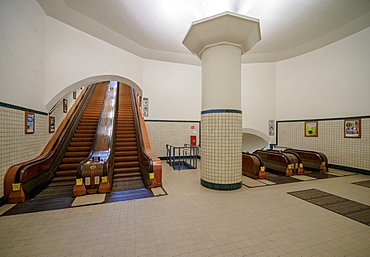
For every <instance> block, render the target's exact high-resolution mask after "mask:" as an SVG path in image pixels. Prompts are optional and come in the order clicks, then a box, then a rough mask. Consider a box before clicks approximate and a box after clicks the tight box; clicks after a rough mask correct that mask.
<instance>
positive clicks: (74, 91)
mask: <svg viewBox="0 0 370 257" xmlns="http://www.w3.org/2000/svg"><path fill="white" fill-rule="evenodd" d="M72 95H73V99H76V98H77V93H76V90H73V92H72Z"/></svg>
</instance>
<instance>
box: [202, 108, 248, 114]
mask: <svg viewBox="0 0 370 257" xmlns="http://www.w3.org/2000/svg"><path fill="white" fill-rule="evenodd" d="M208 113H240V114H241V113H242V111H241V110H234V109H212V110H205V111H202V112H201V114H208Z"/></svg>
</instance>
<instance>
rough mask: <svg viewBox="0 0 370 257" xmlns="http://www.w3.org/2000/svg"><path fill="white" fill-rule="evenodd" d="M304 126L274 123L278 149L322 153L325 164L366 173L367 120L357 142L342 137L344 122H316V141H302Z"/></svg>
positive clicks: (369, 130) (369, 140) (369, 134)
mask: <svg viewBox="0 0 370 257" xmlns="http://www.w3.org/2000/svg"><path fill="white" fill-rule="evenodd" d="M304 125H305V122H304V121H297V122H278V144H279V146H284V147H291V148H297V149H304V150H313V151H318V152H322V153H324V154H325V155H326V156H327V157H328V161H329V164H335V165H341V166H346V167H351V168H356V169H364V170H370V158H369V156H370V118H364V119H361V138H345V137H344V119H340V120H337V119H335V120H334V119H333V120H330V119H328V120H319V121H318V137H305V136H304Z"/></svg>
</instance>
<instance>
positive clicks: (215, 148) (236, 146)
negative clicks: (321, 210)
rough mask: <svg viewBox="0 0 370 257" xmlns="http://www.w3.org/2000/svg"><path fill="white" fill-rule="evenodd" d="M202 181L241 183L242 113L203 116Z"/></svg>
mask: <svg viewBox="0 0 370 257" xmlns="http://www.w3.org/2000/svg"><path fill="white" fill-rule="evenodd" d="M201 133H202V147H201V148H200V155H201V157H202V162H201V178H202V179H203V180H205V181H207V182H211V183H217V184H233V183H239V182H240V181H241V170H242V151H241V149H242V115H241V113H207V114H202V130H201Z"/></svg>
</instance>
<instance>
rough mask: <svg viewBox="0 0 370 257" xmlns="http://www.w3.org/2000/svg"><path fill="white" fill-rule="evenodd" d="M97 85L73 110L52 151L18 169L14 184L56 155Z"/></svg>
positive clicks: (85, 93)
mask: <svg viewBox="0 0 370 257" xmlns="http://www.w3.org/2000/svg"><path fill="white" fill-rule="evenodd" d="M95 85H96V84H90V85H89V87H88V89H87V90H85V92H84V93H83V96H82V97H81V100H80V101H78V103H77V105H76V108H74V109H73V111H72V114H71V115H70V116H69V118H68V120H67V122H66V123H65V126H64V127H63V128H62V131H61V132H60V134H59V136H58V138H57V140H56V141H55V143H54V144H53V146H52V147H51V149H50V151H49V152H48V153H47V154H46V155H44V156H43V157H41V158H38V157H37V158H36V159H35V160H31V161H29V162H27V163H24V164H22V165H21V166H20V167H19V168H18V170H17V172H16V174H15V178H14V183H20V182H21V177H22V174H23V173H24V171H25V170H26V168H28V167H30V166H32V165H33V164H37V163H40V162H42V161H44V160H46V159H47V158H48V157H50V156H51V155H52V154H53V153H54V151H55V148H57V147H58V146H59V145H60V144H61V143H62V142H63V140H64V138H65V137H66V135H67V134H68V133H69V132H70V131H69V130H70V127H71V125H72V124H73V122H74V121H75V119H76V117H77V114H78V113H79V111H80V110H81V109H83V107H84V105H85V104H86V103H87V100H88V99H89V97H90V95H91V94H92V92H93V89H94V88H95Z"/></svg>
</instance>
